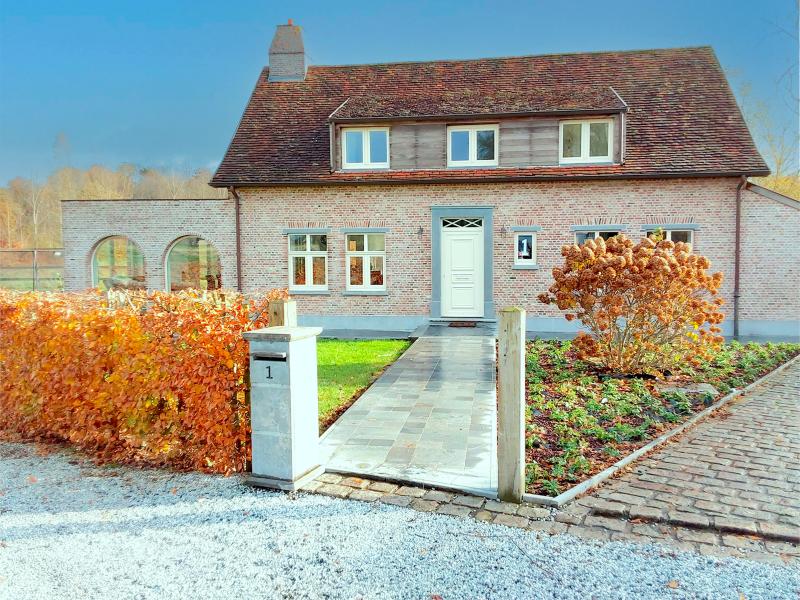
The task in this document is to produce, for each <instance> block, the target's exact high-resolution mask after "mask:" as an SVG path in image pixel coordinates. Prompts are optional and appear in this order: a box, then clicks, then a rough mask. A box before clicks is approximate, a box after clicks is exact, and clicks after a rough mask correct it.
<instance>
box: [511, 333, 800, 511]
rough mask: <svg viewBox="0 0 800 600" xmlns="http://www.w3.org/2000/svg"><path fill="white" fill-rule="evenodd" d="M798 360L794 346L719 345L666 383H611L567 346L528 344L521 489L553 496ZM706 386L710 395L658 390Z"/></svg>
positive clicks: (603, 372)
mask: <svg viewBox="0 0 800 600" xmlns="http://www.w3.org/2000/svg"><path fill="white" fill-rule="evenodd" d="M799 353H800V344H763V345H762V344H755V343H749V344H740V343H738V342H732V343H729V344H724V345H723V346H721V347H720V348H719V350H718V351H717V352H716V353H714V355H713V356H710V357H707V358H703V359H701V360H699V361H697V362H696V363H695V364H690V363H684V364H683V365H680V366H678V367H676V369H675V371H674V372H673V374H672V375H671V376H670V377H669V379H668V382H663V381H661V380H658V379H655V378H648V377H630V378H626V377H612V376H609V373H608V371H607V370H606V369H603V368H599V367H598V366H597V365H596V364H594V363H592V362H588V361H585V360H582V359H581V358H580V356H581V350H580V348H579V347H578V346H577V344H575V343H574V342H569V341H566V342H565V341H544V340H535V341H531V342H528V344H527V355H526V388H527V398H528V401H527V413H526V458H527V471H526V479H527V489H528V491H529V492H531V493H536V494H543V495H550V496H556V495H558V494H559V493H561V492H563V491H565V490H567V489H569V488H570V487H572V486H573V485H576V484H577V483H580V482H581V481H583V480H585V479H587V478H589V477H590V476H592V475H594V474H596V473H598V472H600V471H602V470H603V469H605V468H606V467H608V466H610V465H612V464H613V463H615V462H616V461H617V460H619V459H620V458H622V457H623V456H625V455H626V454H629V453H630V452H632V451H634V450H635V449H636V448H639V447H641V446H643V445H645V444H646V443H647V442H648V441H650V440H651V439H653V438H655V437H657V436H658V435H660V434H661V433H663V432H665V431H668V430H669V429H672V428H673V427H675V426H676V425H677V424H679V423H680V422H682V421H684V420H686V419H687V418H689V417H690V416H691V415H692V414H694V413H695V412H698V411H700V410H702V409H704V408H705V407H707V406H708V405H710V404H712V403H713V402H714V401H715V400H717V399H718V398H719V397H721V396H722V395H724V394H726V393H728V392H730V391H731V390H733V389H734V388H738V389H741V388H742V387H744V386H746V385H748V384H749V383H752V382H753V381H755V380H756V379H758V378H759V377H760V376H762V375H764V374H766V373H767V372H769V371H771V370H772V369H774V368H775V367H777V366H778V365H780V364H782V363H784V362H786V361H787V360H789V359H790V358H791V357H793V356H796V355H797V354H799ZM692 382H695V383H710V384H712V385H713V386H714V387H715V388H716V389H717V391H718V394H717V395H716V396H711V395H708V394H702V393H701V394H688V393H685V392H679V391H664V389H665V383H669V385H670V386H674V387H685V384H688V383H692Z"/></svg>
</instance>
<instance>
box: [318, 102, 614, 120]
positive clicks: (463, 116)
mask: <svg viewBox="0 0 800 600" xmlns="http://www.w3.org/2000/svg"><path fill="white" fill-rule="evenodd" d="M337 110H338V109H337ZM625 112H628V107H627V106H615V107H613V108H611V107H609V108H586V109H580V110H575V109H570V110H547V111H519V112H494V113H478V114H476V113H456V114H437V115H414V116H405V115H402V116H398V115H395V116H382V117H369V116H366V117H336V116H334V115H335V111H334V114H332V115H331V116H330V117H329V118H328V122H330V123H348V124H350V123H353V124H363V123H386V122H392V121H485V120H486V119H512V118H518V117H564V116H576V117H580V116H593V115H613V114H619V113H625Z"/></svg>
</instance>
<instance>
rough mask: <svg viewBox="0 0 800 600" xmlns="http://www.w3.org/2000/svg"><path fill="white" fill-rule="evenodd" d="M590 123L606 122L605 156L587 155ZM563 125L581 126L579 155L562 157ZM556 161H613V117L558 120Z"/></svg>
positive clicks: (589, 140) (577, 162) (560, 162)
mask: <svg viewBox="0 0 800 600" xmlns="http://www.w3.org/2000/svg"><path fill="white" fill-rule="evenodd" d="M592 123H607V124H608V154H606V155H605V156H589V147H590V143H591V137H590V135H589V127H590V125H591V124H592ZM564 125H580V126H581V155H580V156H570V157H564ZM558 162H559V164H562V165H564V164H587V163H611V162H614V119H581V120H570V121H560V122H559V124H558Z"/></svg>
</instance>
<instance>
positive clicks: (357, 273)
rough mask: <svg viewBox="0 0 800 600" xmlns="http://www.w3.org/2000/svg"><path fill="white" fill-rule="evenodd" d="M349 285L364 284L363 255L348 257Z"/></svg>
mask: <svg viewBox="0 0 800 600" xmlns="http://www.w3.org/2000/svg"><path fill="white" fill-rule="evenodd" d="M350 285H364V257H363V256H351V257H350Z"/></svg>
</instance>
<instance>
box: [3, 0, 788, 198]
mask: <svg viewBox="0 0 800 600" xmlns="http://www.w3.org/2000/svg"><path fill="white" fill-rule="evenodd" d="M0 7H2V8H1V10H0V185H1V184H4V183H5V182H6V181H7V180H9V179H10V178H12V177H14V176H16V175H21V176H25V177H34V178H43V177H45V176H46V175H47V174H48V173H49V172H50V170H51V169H52V168H53V167H54V166H56V165H57V164H59V162H58V161H59V160H60V161H62V162H63V161H68V162H69V163H71V164H73V165H74V166H78V167H87V166H89V165H91V164H94V163H101V164H106V165H109V166H116V165H117V164H119V163H120V162H132V163H135V164H139V165H148V166H161V167H166V168H176V169H180V170H189V169H191V168H196V167H203V166H205V167H209V168H212V169H213V168H215V167H216V165H217V163H218V162H219V160H220V159H221V158H222V154H223V153H224V151H225V148H226V147H227V144H228V142H229V141H230V138H231V135H232V134H233V131H234V129H235V127H236V124H237V122H238V120H239V117H240V116H241V113H242V110H243V108H244V105H245V102H246V101H247V98H248V96H249V94H250V92H251V90H252V87H253V85H254V82H255V79H256V77H257V75H258V73H259V70H260V69H261V67H262V66H263V65H265V64H266V62H267V47H268V45H269V42H270V40H271V38H272V34H273V32H274V28H275V25H276V24H278V23H285V22H286V20H287V18H292V19H294V21H295V23H297V24H299V25H302V26H303V28H304V36H305V41H306V48H307V51H308V53H309V55H310V59H311V62H312V63H315V64H346V63H363V62H385V61H395V60H420V59H421V60H427V59H435V58H474V57H481V56H507V55H519V54H539V53H552V52H574V51H583V50H620V49H634V48H663V47H674V46H693V45H712V46H713V47H714V49H715V50H716V52H717V54H718V56H719V58H720V61H721V63H722V65H723V67H724V68H725V69H726V70H727V71H728V72H729V73H731V74H734V75H735V80H734V82H733V83H734V86H736V85H737V82H744V81H746V82H749V83H750V84H751V85H752V88H753V94H754V96H756V97H758V98H760V99H762V100H764V101H766V102H767V103H768V105H769V107H770V110H771V112H772V115H773V118H774V119H775V120H776V121H777V122H778V123H779V124H780V125H782V126H787V127H790V128H791V130H792V131H794V132H796V131H797V127H798V125H797V113H796V107H792V106H791V101H790V98H789V96H788V94H786V93H785V92H784V91H783V90H782V88H781V85H780V83H779V80H780V78H781V75H782V74H784V73H785V72H786V70H787V69H788V68H790V66H791V65H792V64H793V63H794V64H796V61H797V53H798V49H797V41H796V32H797V9H796V4H795V2H794V0H760V1H759V2H744V1H733V2H732V1H731V0H693V1H684V0H670V1H668V2H665V1H663V0H661V1H650V0H617V1H616V2H614V3H611V4H607V3H606V4H602V3H597V2H584V3H575V2H573V3H554V2H538V1H537V2H527V3H523V2H506V1H504V0H495V1H493V2H489V1H486V2H478V1H474V0H460V1H459V2H433V1H428V2H426V1H424V0H404V2H397V1H396V0H395V1H393V2H379V1H377V0H373V1H372V2H360V1H357V0H351V1H350V2H346V3H341V2H338V3H333V2H303V1H294V2H269V1H267V0H259V1H253V0H236V1H234V2H219V1H205V0H191V1H189V0H168V1H165V0H158V1H156V0H136V1H129V0H114V1H112V2H109V1H108V0H104V1H94V0H93V1H88V0H71V1H69V2H63V1H57V2H56V1H52V2H46V1H43V0H25V1H20V0H0ZM398 7H402V8H398ZM787 32H789V33H790V34H794V36H795V39H792V35H787ZM795 75H796V71H795ZM784 81H785V80H784ZM59 132H63V133H65V134H66V136H67V139H68V140H69V153H68V155H66V158H65V157H64V155H63V153H62V154H61V155H60V158H59V159H57V158H56V156H55V153H54V149H53V148H54V140H55V138H56V135H57V134H58V133H59Z"/></svg>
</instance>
